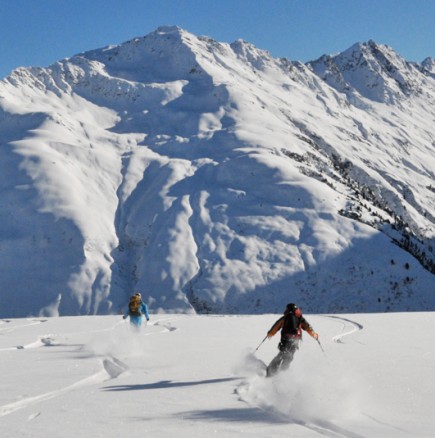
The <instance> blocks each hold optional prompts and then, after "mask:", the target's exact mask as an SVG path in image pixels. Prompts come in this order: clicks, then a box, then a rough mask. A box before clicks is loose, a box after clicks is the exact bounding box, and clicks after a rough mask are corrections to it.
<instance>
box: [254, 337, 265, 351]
mask: <svg viewBox="0 0 435 438" xmlns="http://www.w3.org/2000/svg"><path fill="white" fill-rule="evenodd" d="M266 339H267V335H266V336H265V338H264V339H263V340H262V341H261V342H260V345H259V346H258V347H257V348H256V349H255V351H257V350H258V349H259V348H260V347H261V345H262V344H263V342H264V341H265V340H266Z"/></svg>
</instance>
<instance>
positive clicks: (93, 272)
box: [0, 26, 435, 317]
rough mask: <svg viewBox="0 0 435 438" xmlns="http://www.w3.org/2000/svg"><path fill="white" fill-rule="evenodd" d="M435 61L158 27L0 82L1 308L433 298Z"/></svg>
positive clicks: (372, 302)
mask: <svg viewBox="0 0 435 438" xmlns="http://www.w3.org/2000/svg"><path fill="white" fill-rule="evenodd" d="M434 101H435V79H434V63H433V60H432V59H431V58H427V59H426V60H425V61H423V63H422V64H416V63H411V62H408V61H406V60H404V59H403V58H402V57H401V56H400V55H398V54H397V53H396V52H395V51H394V50H393V49H392V48H390V47H388V46H385V45H381V44H377V43H375V42H374V41H369V42H366V43H358V44H355V45H353V46H352V47H351V48H349V49H348V50H345V51H344V52H343V53H340V54H338V55H334V56H330V55H325V56H323V57H321V58H320V59H318V60H316V61H313V62H310V63H307V64H306V65H305V64H302V63H300V62H294V61H291V60H288V59H285V58H280V59H277V58H273V57H272V56H271V55H270V53H268V52H267V51H264V50H261V49H259V48H257V47H255V46H254V45H252V44H250V43H249V42H246V41H243V40H237V41H235V42H234V43H232V44H226V43H221V42H218V41H215V40H213V39H211V38H208V37H207V36H196V35H193V34H191V33H189V32H187V31H185V30H183V29H181V28H179V27H176V26H164V27H160V28H158V29H156V30H155V31H154V32H152V33H150V34H148V35H146V36H144V37H138V38H133V39H131V40H129V41H127V42H125V43H123V44H120V45H116V46H107V47H104V48H101V49H96V50H90V51H86V52H84V53H80V54H78V55H75V56H72V57H71V58H68V59H63V60H60V61H58V62H56V63H54V64H53V65H51V66H49V67H47V68H20V69H17V70H15V71H14V72H13V73H12V74H11V75H10V76H8V77H7V78H5V79H4V80H2V81H0V145H1V148H0V190H1V193H2V197H1V199H2V208H1V211H0V236H1V239H0V262H1V263H0V287H1V290H2V291H4V293H2V294H1V295H0V316H1V317H19V316H20V317H22V316H30V315H34V316H36V315H41V316H56V315H79V314H108V313H118V312H121V310H122V307H123V306H124V305H125V303H126V300H127V298H128V296H129V295H130V294H131V293H132V292H133V291H141V293H142V297H143V298H144V299H145V300H146V301H147V303H148V305H149V307H150V311H151V312H152V313H155V312H197V313H264V312H279V311H281V310H282V305H283V303H287V302H289V301H293V302H297V303H298V304H299V305H300V306H301V307H304V308H306V309H309V311H310V312H321V313H324V312H334V313H336V312H385V311H410V310H434V309H435V296H434V294H433V291H434V290H435V275H434V273H435V266H434V261H435V255H434V252H433V251H434V244H435V228H434V223H435V182H434V181H435V173H434V172H435V170H434V169H435V162H434V156H435V154H434V138H435V132H434V124H433V120H434V119H435V108H434V105H433V102H434Z"/></svg>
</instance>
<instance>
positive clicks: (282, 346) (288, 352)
mask: <svg viewBox="0 0 435 438" xmlns="http://www.w3.org/2000/svg"><path fill="white" fill-rule="evenodd" d="M278 348H279V353H278V354H277V355H276V356H275V357H274V358H273V359H272V362H270V364H269V366H268V367H267V370H266V376H267V377H272V376H274V375H275V374H276V373H278V372H279V371H284V370H287V369H288V368H289V367H290V364H291V362H292V360H293V356H294V354H295V352H296V350H297V349H298V348H299V340H298V339H291V340H281V342H280V343H279V345H278Z"/></svg>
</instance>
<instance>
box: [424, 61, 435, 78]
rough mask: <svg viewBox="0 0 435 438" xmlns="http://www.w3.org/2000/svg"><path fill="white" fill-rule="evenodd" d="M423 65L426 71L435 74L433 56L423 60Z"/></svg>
mask: <svg viewBox="0 0 435 438" xmlns="http://www.w3.org/2000/svg"><path fill="white" fill-rule="evenodd" d="M421 65H422V66H423V68H424V69H425V70H426V71H428V72H429V73H431V74H432V75H435V59H433V58H431V57H427V58H426V59H424V60H423V62H422V63H421Z"/></svg>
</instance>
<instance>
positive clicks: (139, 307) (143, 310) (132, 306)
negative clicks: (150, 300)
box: [123, 292, 150, 328]
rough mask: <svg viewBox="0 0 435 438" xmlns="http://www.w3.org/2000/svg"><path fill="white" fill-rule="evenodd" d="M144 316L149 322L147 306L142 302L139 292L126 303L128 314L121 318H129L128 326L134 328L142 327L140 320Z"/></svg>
mask: <svg viewBox="0 0 435 438" xmlns="http://www.w3.org/2000/svg"><path fill="white" fill-rule="evenodd" d="M144 316H145V319H146V320H147V321H149V320H150V315H149V313H148V306H147V305H146V304H145V303H144V302H143V301H142V296H141V294H140V293H139V292H137V293H135V294H134V295H132V296H131V297H130V302H129V303H128V312H127V313H126V314H125V315H124V316H123V318H124V319H126V318H127V317H130V324H131V325H132V326H134V327H136V328H140V327H141V325H142V319H143V317H144Z"/></svg>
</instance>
